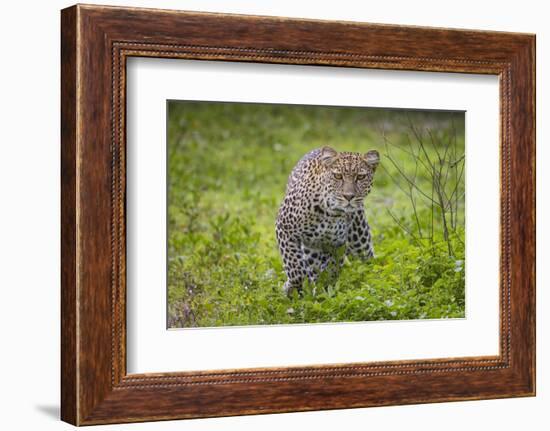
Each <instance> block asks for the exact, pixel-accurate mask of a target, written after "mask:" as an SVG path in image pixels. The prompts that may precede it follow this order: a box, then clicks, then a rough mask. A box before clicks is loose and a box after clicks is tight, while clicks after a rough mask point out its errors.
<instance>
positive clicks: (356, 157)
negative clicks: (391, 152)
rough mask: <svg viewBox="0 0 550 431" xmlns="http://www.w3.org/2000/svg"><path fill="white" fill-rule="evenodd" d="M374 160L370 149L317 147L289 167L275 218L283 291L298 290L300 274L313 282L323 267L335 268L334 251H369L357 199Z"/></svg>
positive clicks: (364, 255)
mask: <svg viewBox="0 0 550 431" xmlns="http://www.w3.org/2000/svg"><path fill="white" fill-rule="evenodd" d="M379 160H380V156H379V154H378V152H377V151H374V150H373V151H369V152H368V153H366V154H359V153H349V152H340V153H339V152H337V151H335V150H333V149H332V148H330V147H323V148H319V149H316V150H313V151H310V152H309V153H308V154H306V155H305V156H304V157H302V159H301V160H300V161H299V162H298V164H297V165H296V166H295V167H294V169H293V170H292V173H291V174H290V177H289V179H288V184H287V188H286V195H285V198H284V200H283V202H282V204H281V206H280V208H279V214H278V216H277V222H276V233H277V242H278V245H279V251H280V253H281V257H282V259H283V267H284V271H285V274H286V276H287V280H286V282H285V284H284V287H283V289H284V291H285V293H286V294H287V295H288V294H290V293H291V292H292V290H293V289H298V291H301V289H302V285H303V282H304V280H306V279H307V280H310V281H311V282H315V281H316V280H317V278H318V276H319V274H320V273H321V272H322V271H324V270H326V269H327V268H328V267H329V266H330V267H331V268H339V267H340V266H341V264H342V261H343V259H342V258H341V259H339V258H338V256H342V255H341V254H339V253H338V250H344V253H345V254H350V255H354V256H357V257H359V258H361V259H363V260H367V259H370V258H371V257H373V256H374V248H373V244H372V235H371V232H370V227H369V224H368V223H367V219H366V217H365V208H364V204H363V201H364V199H365V197H366V196H367V195H368V194H369V192H370V190H371V187H372V180H373V176H374V172H375V171H376V167H377V166H378V163H379ZM337 260H338V262H337Z"/></svg>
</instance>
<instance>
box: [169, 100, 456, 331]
mask: <svg viewBox="0 0 550 431" xmlns="http://www.w3.org/2000/svg"><path fill="white" fill-rule="evenodd" d="M411 124H413V125H414V127H415V130H416V131H419V133H420V134H421V138H422V137H423V138H422V139H425V148H426V151H427V154H428V156H429V157H430V158H437V155H438V154H439V155H441V154H442V153H443V148H444V147H445V145H446V144H445V143H446V142H450V141H449V140H455V141H453V147H452V148H453V151H454V153H453V156H454V157H455V158H458V155H461V154H463V153H464V116H463V114H458V113H445V112H440V113H423V112H412V111H411V112H403V111H395V110H382V109H358V108H331V107H302V106H285V105H256V104H224V103H201V102H169V118H168V172H169V174H168V176H169V178H168V184H169V186H168V325H169V327H191V326H193V327H196V326H200V327H204V326H226V325H265V324H288V323H313V322H341V321H370V320H395V319H400V320H403V319H425V318H426V319H428V318H456V317H464V304H465V298H464V272H465V265H464V198H463V195H462V193H460V194H459V193H458V192H457V193H456V194H455V195H454V198H453V199H454V201H455V204H456V211H455V214H454V219H453V220H454V221H453V229H450V230H449V235H448V239H447V240H445V238H444V234H443V225H442V219H441V212H440V211H437V209H434V208H432V205H431V204H430V203H429V201H428V200H427V199H425V198H424V197H422V196H420V195H419V194H418V193H416V194H415V193H414V191H413V192H411V193H412V196H413V199H414V200H412V201H411V199H410V196H408V194H409V195H410V194H411V193H407V190H408V187H409V184H408V183H407V181H406V180H404V178H402V177H400V174H399V171H400V170H401V171H402V172H403V173H405V174H407V175H410V177H411V178H414V183H415V185H416V186H417V187H418V188H419V189H420V190H424V191H426V193H427V194H430V193H433V184H432V179H431V178H430V177H429V175H426V172H425V170H422V169H419V164H418V157H413V156H411V154H410V152H409V149H410V148H413V147H411V144H410V143H411V142H413V144H414V140H415V137H414V134H413V133H412V129H411V128H410V125H411ZM428 129H429V130H430V133H431V135H429V134H428V133H427V130H428ZM384 138H385V139H384ZM323 145H331V146H333V147H334V148H335V149H337V150H339V151H357V152H363V153H365V152H367V151H368V150H370V149H377V150H378V151H379V152H380V154H381V166H380V168H379V169H378V170H377V172H376V175H375V182H374V187H373V191H372V192H371V194H370V195H369V196H368V197H367V199H366V200H365V207H366V214H367V218H368V220H369V223H370V225H371V229H372V232H373V235H374V245H375V252H376V257H375V258H374V259H372V260H370V261H368V262H359V261H354V260H347V261H346V263H345V265H344V267H343V269H342V272H341V274H340V277H339V279H338V281H337V282H335V283H330V282H327V281H325V280H323V279H322V280H321V281H320V282H318V283H317V285H316V286H311V285H307V286H305V289H304V293H303V297H299V296H298V295H294V296H293V297H292V298H287V297H286V296H285V295H284V294H283V292H282V285H283V283H284V280H285V276H284V273H283V270H282V262H281V259H280V256H279V253H278V250H277V244H276V239H275V219H276V215H277V210H278V207H279V204H280V202H281V201H282V199H283V196H284V191H285V186H286V181H287V177H288V174H289V173H290V171H291V169H292V167H293V166H294V165H295V164H296V162H297V161H298V160H299V159H300V158H301V157H302V156H303V155H304V154H305V153H307V152H308V151H310V150H312V149H314V148H318V147H321V146H323ZM445 148H447V147H445ZM388 156H389V157H388ZM390 158H391V159H392V160H393V161H394V162H395V164H394V163H391V162H390ZM447 167H448V166H446V168H447ZM448 177H449V178H447V176H446V177H445V179H446V180H448V184H449V186H450V187H455V188H458V191H462V190H463V187H464V186H463V183H464V181H463V178H462V177H459V176H458V175H457V170H456V169H455V170H454V171H451V174H450V175H448ZM430 196H433V194H430ZM413 203H414V204H415V206H416V214H415V212H414V211H413Z"/></svg>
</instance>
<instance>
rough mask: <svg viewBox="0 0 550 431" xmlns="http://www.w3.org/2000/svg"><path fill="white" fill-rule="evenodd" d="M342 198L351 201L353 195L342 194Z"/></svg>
mask: <svg viewBox="0 0 550 431" xmlns="http://www.w3.org/2000/svg"><path fill="white" fill-rule="evenodd" d="M343 196H344V197H345V198H346V199H347V200H348V202H349V201H351V200H352V199H353V196H354V194H353V193H343Z"/></svg>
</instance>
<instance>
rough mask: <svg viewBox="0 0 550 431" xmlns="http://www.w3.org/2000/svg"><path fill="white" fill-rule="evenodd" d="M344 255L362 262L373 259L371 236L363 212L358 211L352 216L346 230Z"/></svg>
mask: <svg viewBox="0 0 550 431" xmlns="http://www.w3.org/2000/svg"><path fill="white" fill-rule="evenodd" d="M346 253H348V254H351V255H352V256H356V257H358V258H360V259H362V260H368V259H371V258H373V257H374V245H373V243H372V234H371V231H370V226H369V224H368V222H367V218H366V217H365V212H364V211H358V212H356V213H355V214H354V215H353V218H352V221H351V224H350V227H349V229H348V239H347V249H346Z"/></svg>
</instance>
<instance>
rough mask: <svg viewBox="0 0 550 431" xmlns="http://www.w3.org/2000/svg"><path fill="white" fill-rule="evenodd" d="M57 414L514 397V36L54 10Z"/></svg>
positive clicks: (521, 371)
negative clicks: (58, 128) (57, 66)
mask: <svg viewBox="0 0 550 431" xmlns="http://www.w3.org/2000/svg"><path fill="white" fill-rule="evenodd" d="M61 17H62V20H61V21H62V23H61V24H62V25H61V49H62V64H61V72H62V77H61V78H62V94H61V102H62V103H61V107H62V112H61V118H62V153H61V162H62V183H61V189H62V238H61V239H62V286H61V290H62V326H61V330H62V334H61V335H62V337H61V339H62V345H61V351H62V364H61V366H62V373H61V374H62V382H61V397H62V399H61V416H62V419H63V420H64V421H67V422H69V423H72V424H75V425H92V424H106V423H120V422H138V421H153V420H167V419H180V418H197V417H212V416H229V415H242V414H258V413H274V412H289V411H307V410H321V409H341V408H353V407H369V406H383V405H396V404H414V403H430V402H442V401H456V400H475V399H490V398H503V397H518V396H533V395H534V394H535V108H534V101H535V76H534V73H535V72H534V71H535V36H534V35H530V34H516V33H504V32H502V33H501V32H487V31H473V30H451V29H439V28H423V27H403V26H392V25H379V24H366V23H353V22H330V21H315V20H298V19H287V18H276V17H255V16H241V15H221V14H212V13H196V12H179V11H168V10H153V9H134V8H119V7H104V6H93V5H77V6H73V7H70V8H68V9H64V10H63V11H62V14H61Z"/></svg>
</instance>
